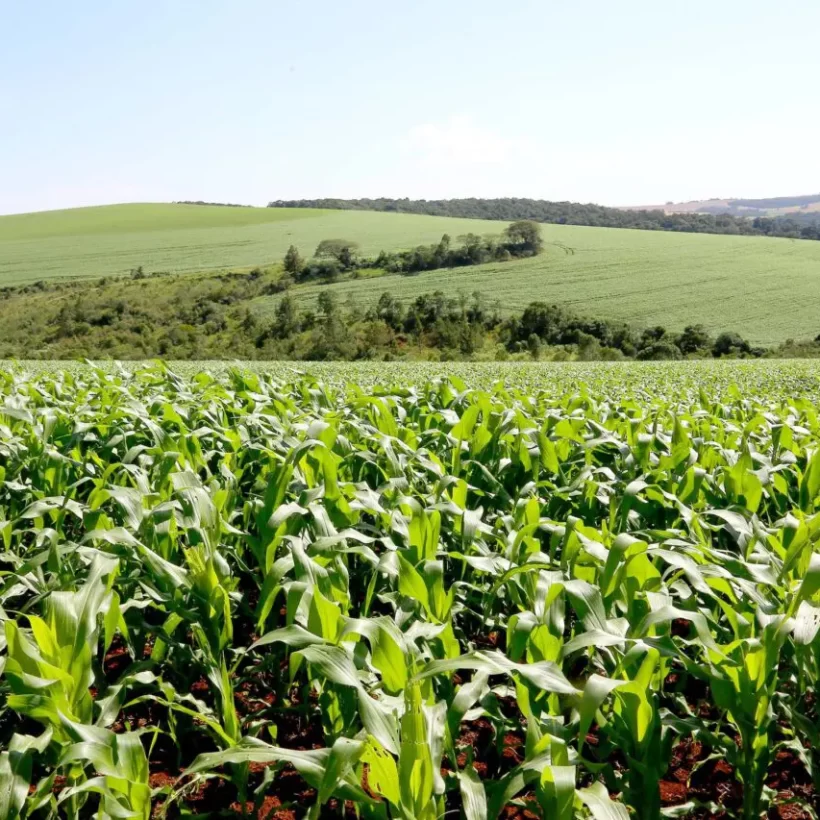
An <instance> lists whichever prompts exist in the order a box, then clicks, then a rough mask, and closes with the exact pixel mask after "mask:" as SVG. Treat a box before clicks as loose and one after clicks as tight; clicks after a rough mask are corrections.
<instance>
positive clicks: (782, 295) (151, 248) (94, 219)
mask: <svg viewBox="0 0 820 820" xmlns="http://www.w3.org/2000/svg"><path fill="white" fill-rule="evenodd" d="M505 225H506V223H504V222H496V221H485V220H477V219H455V218H451V217H437V216H424V215H415V214H395V213H373V212H368V211H331V210H311V209H307V208H299V209H292V210H291V209H286V208H239V207H219V206H199V205H150V204H145V205H118V206H109V207H101V208H82V209H76V210H70V211H53V212H45V213H38V214H24V215H20V216H7V217H0V287H2V286H4V285H19V284H26V283H32V282H35V281H37V280H48V279H52V280H54V279H58V280H67V279H76V278H100V277H102V276H110V275H113V274H123V273H127V272H128V271H129V270H130V269H132V268H135V267H137V266H140V265H142V266H143V267H144V269H145V271H146V273H154V272H158V271H173V272H176V273H189V272H196V273H197V274H198V277H197V279H201V277H202V276H203V275H208V274H207V272H209V271H212V272H214V273H215V274H217V275H221V273H222V272H225V271H230V270H234V271H237V270H246V271H247V270H248V269H250V268H251V267H253V266H256V265H260V266H271V265H276V264H278V262H279V261H280V260H281V258H282V255H283V254H284V252H285V250H286V249H287V247H288V246H289V245H290V244H295V245H297V246H298V247H299V248H300V250H301V251H302V253H303V254H304V255H310V253H311V252H312V250H313V248H314V247H315V246H316V245H317V244H318V242H319V241H321V240H322V239H326V238H331V237H344V238H348V239H353V240H356V241H358V242H359V243H360V245H361V251H362V253H363V254H366V255H371V254H373V255H374V254H376V253H377V252H378V251H379V250H382V249H385V250H391V249H399V248H408V247H412V246H415V245H418V244H425V243H433V242H435V241H437V240H438V239H439V238H440V237H441V235H442V234H443V233H449V234H450V235H451V236H453V237H456V236H459V235H460V234H463V233H467V232H470V231H471V232H475V233H494V234H498V233H500V232H501V231H502V230H503V228H504V227H505ZM542 232H543V235H544V238H545V241H546V243H547V245H546V251H545V253H544V254H543V255H541V256H539V257H536V258H533V259H525V260H518V261H511V262H503V263H494V264H488V265H481V266H476V267H467V268H460V269H456V270H436V271H429V272H426V273H421V274H418V275H415V276H399V275H393V276H380V277H377V278H368V279H356V280H344V281H341V282H338V283H337V284H334V285H325V284H306V285H296V286H294V287H293V288H291V290H290V293H291V294H292V296H293V297H294V298H295V299H296V300H297V302H299V303H300V304H301V305H302V306H306V305H309V306H311V307H313V306H314V305H315V302H316V298H317V296H318V294H319V293H320V292H321V291H322V290H323V289H326V288H330V289H331V291H332V292H333V293H335V294H337V295H338V296H339V298H340V300H342V301H347V300H349V299H352V300H354V301H355V302H356V303H357V304H359V305H360V306H362V307H366V306H367V305H368V304H370V303H373V302H375V301H376V300H377V299H378V297H379V295H380V294H381V293H382V292H384V291H385V290H389V291H390V292H391V293H392V294H393V295H395V296H397V297H399V298H400V299H402V300H404V301H410V300H412V299H413V298H415V297H416V296H417V295H419V294H422V293H429V292H432V291H435V290H442V291H444V292H445V293H447V294H449V295H458V294H461V293H466V294H469V293H472V292H473V291H481V292H482V293H483V294H484V295H485V296H487V297H488V298H489V299H497V300H498V301H499V303H500V306H501V308H502V311H503V312H505V313H510V312H516V311H520V310H521V309H523V308H524V307H525V306H526V305H527V304H529V303H530V302H532V301H534V300H540V301H544V302H548V303H558V304H562V305H565V306H567V307H569V308H571V309H572V310H573V311H575V312H576V313H580V314H584V315H587V316H592V317H601V318H611V319H619V320H625V321H628V322H630V323H634V324H635V325H642V326H648V325H654V324H662V325H665V326H667V327H668V328H670V329H672V330H680V329H681V328H683V327H684V326H685V325H686V324H690V323H694V322H701V323H703V324H704V325H706V326H707V328H709V329H710V330H712V331H722V330H734V331H737V332H738V333H740V334H741V335H742V336H743V337H744V338H747V339H749V340H751V341H752V342H754V343H756V344H775V343H779V342H782V341H783V340H785V339H787V338H805V337H812V338H813V337H814V336H816V335H817V333H818V332H820V242H804V241H795V240H787V239H775V238H768V237H738V236H723V235H710V234H689V233H674V232H657V231H633V230H619V229H612V228H592V227H578V226H568V225H543V226H542ZM153 282H154V279H153V278H151V277H149V279H148V280H147V283H153ZM135 284H141V283H135ZM192 284H193V283H192ZM152 288H154V286H153V284H152V285H150V287H149V290H150V292H151V293H154V290H152ZM155 291H156V292H155V294H154V296H153V297H151V298H158V299H163V298H171V297H170V294H171V292H172V291H170V290H169V285H166V284H163V283H162V278H161V277H160V278H159V279H157V280H156V288H155ZM12 293H13V292H12ZM146 296H148V292H146ZM16 298H23V297H16ZM43 298H44V299H54V298H55V296H54V295H53V294H44V295H43ZM66 298H68V297H66ZM72 298H74V297H72ZM279 298H281V297H279V296H264V297H261V298H257V299H255V300H254V301H253V302H251V303H249V304H250V307H251V308H252V310H253V312H254V313H255V315H257V316H258V317H260V318H261V319H263V320H269V317H270V316H271V315H272V312H273V310H274V308H275V305H276V303H277V301H278V299H279ZM20 308H21V309H22V304H21V305H20ZM32 308H33V306H32ZM18 312H19V311H18Z"/></svg>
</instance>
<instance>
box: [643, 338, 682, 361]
mask: <svg viewBox="0 0 820 820" xmlns="http://www.w3.org/2000/svg"><path fill="white" fill-rule="evenodd" d="M680 357H681V354H680V349H679V348H678V346H677V345H676V344H672V342H670V341H668V340H666V339H661V340H660V341H658V342H655V343H654V344H651V345H649V346H648V347H645V348H643V349H642V350H640V351H639V352H638V355H637V356H636V358H638V359H640V360H641V361H660V360H664V359H680Z"/></svg>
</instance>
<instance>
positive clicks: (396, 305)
mask: <svg viewBox="0 0 820 820" xmlns="http://www.w3.org/2000/svg"><path fill="white" fill-rule="evenodd" d="M376 315H377V316H378V317H379V319H381V320H382V321H383V322H384V323H385V324H386V325H389V326H390V327H391V328H393V330H399V328H401V326H402V322H403V321H404V305H402V303H401V302H400V301H399V300H398V299H396V297H395V296H393V295H392V294H390V293H388V292H387V291H385V292H384V293H383V294H382V295H381V296H380V297H379V303H378V305H376Z"/></svg>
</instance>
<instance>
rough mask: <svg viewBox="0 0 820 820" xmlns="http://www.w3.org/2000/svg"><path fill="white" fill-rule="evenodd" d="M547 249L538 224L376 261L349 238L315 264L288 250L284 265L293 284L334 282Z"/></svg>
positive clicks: (331, 242)
mask: <svg viewBox="0 0 820 820" xmlns="http://www.w3.org/2000/svg"><path fill="white" fill-rule="evenodd" d="M543 248H544V241H543V239H542V238H541V230H540V228H539V226H538V223H537V222H534V221H532V220H519V221H517V222H513V223H512V224H511V225H509V226H507V228H506V229H505V230H504V232H503V234H501V235H500V236H479V235H478V234H474V233H468V234H466V235H465V236H462V237H459V244H454V243H453V241H452V239H451V238H450V236H449V235H448V234H444V236H442V237H441V240H440V241H439V242H438V243H437V244H435V245H418V246H417V247H415V248H411V249H410V250H405V251H381V252H380V253H379V254H378V255H377V256H374V257H363V256H360V255H359V245H358V243H356V242H353V241H352V240H349V239H324V240H322V241H321V242H320V243H319V245H318V246H317V247H316V250H315V252H314V254H313V258H312V259H305V258H304V257H303V256H302V254H301V252H300V251H299V249H298V248H297V247H296V246H295V245H291V246H290V247H289V248H288V251H287V253H286V254H285V258H284V259H283V260H282V266H283V268H284V271H285V274H286V275H287V276H288V277H290V278H291V279H292V280H293V281H294V282H306V281H311V280H320V281H328V282H334V281H336V280H337V279H338V278H339V277H340V276H341V275H342V274H344V273H355V272H357V271H361V270H367V269H377V270H383V271H386V272H387V273H403V274H412V273H420V272H421V271H426V270H437V269H439V268H459V267H464V266H466V265H482V264H484V263H485V262H493V261H495V262H503V261H508V260H510V259H514V258H515V259H520V258H524V257H528V256H535V255H537V254H539V253H541V251H542V250H543Z"/></svg>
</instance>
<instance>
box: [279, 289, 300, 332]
mask: <svg viewBox="0 0 820 820" xmlns="http://www.w3.org/2000/svg"><path fill="white" fill-rule="evenodd" d="M296 324H297V322H296V303H295V302H294V301H293V297H291V296H289V295H287V294H286V295H285V296H283V297H282V299H281V300H280V301H279V304H278V305H277V306H276V322H275V323H274V330H275V335H276V336H277V337H278V338H280V339H286V338H287V337H288V336H290V335H291V333H293V331H294V330H296Z"/></svg>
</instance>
